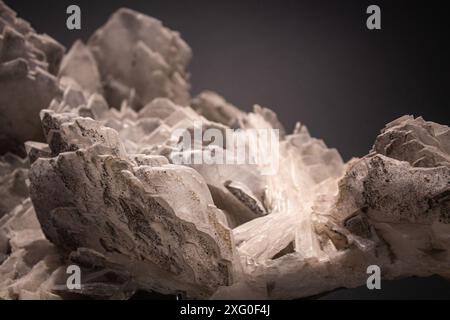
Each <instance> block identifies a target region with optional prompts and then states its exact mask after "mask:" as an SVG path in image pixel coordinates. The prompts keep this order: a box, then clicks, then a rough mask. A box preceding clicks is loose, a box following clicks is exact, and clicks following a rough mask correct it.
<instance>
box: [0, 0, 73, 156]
mask: <svg viewBox="0 0 450 320" xmlns="http://www.w3.org/2000/svg"><path fill="white" fill-rule="evenodd" d="M64 50H65V49H64V47H63V46H62V45H60V44H59V43H58V42H56V41H55V40H53V39H52V38H50V37H49V36H47V35H45V34H44V35H41V34H37V33H36V32H35V31H34V30H33V28H32V27H31V26H30V25H29V24H28V23H27V22H26V21H24V20H22V19H20V18H18V17H17V16H16V13H15V12H14V11H12V10H11V9H10V8H8V7H7V6H6V5H5V4H4V3H3V2H0V114H1V117H0V153H1V154H3V153H5V152H6V151H14V152H18V153H21V154H22V155H24V151H23V147H22V145H23V143H24V142H25V141H27V140H42V139H43V136H42V130H41V128H40V123H39V121H38V115H39V111H40V110H41V109H44V108H46V107H47V106H48V105H49V103H50V101H51V100H52V99H53V98H54V96H55V95H56V94H58V91H59V87H58V83H57V80H56V78H55V76H54V75H55V74H56V73H57V72H58V68H59V63H60V62H61V59H62V57H63V54H64ZM18 124H20V125H18Z"/></svg>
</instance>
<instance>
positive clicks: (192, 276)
mask: <svg viewBox="0 0 450 320" xmlns="http://www.w3.org/2000/svg"><path fill="white" fill-rule="evenodd" d="M0 28H1V29H0V31H1V32H2V35H1V36H0V112H1V114H2V116H1V118H0V149H1V152H2V154H4V155H3V156H1V157H0V197H1V199H2V200H1V202H0V298H6V299H71V298H80V297H89V298H100V299H128V298H130V297H132V295H133V294H134V292H136V291H138V290H140V291H152V292H158V293H162V294H171V295H176V294H181V295H183V296H186V297H189V298H197V299H204V298H212V299H219V298H229V299H238V298H250V299H254V298H260V299H292V298H302V297H309V296H314V295H317V294H321V293H324V292H327V291H330V290H333V289H336V288H341V287H356V286H359V285H361V284H364V283H365V281H366V279H367V274H366V270H367V267H368V266H369V265H373V264H375V265H378V266H379V267H380V268H381V270H382V274H383V277H384V278H386V279H395V278H399V277H403V276H410V275H417V276H427V275H432V274H438V275H441V276H443V277H450V272H449V269H448V266H449V264H450V257H449V255H448V250H449V249H450V236H449V235H450V224H449V222H450V128H449V127H447V126H443V125H439V124H436V123H433V122H426V121H425V120H423V119H422V118H420V117H419V118H414V117H413V116H404V117H401V118H399V119H397V120H395V121H393V122H391V123H389V124H388V125H387V126H386V128H385V129H383V130H382V132H381V134H380V135H379V136H378V137H377V139H376V141H375V144H374V146H373V149H372V150H371V151H370V153H369V154H368V155H366V156H364V157H362V158H360V159H352V160H351V161H349V162H348V163H344V162H343V160H342V158H341V157H340V155H339V153H338V151H337V150H335V149H330V148H328V147H327V146H326V145H325V143H324V142H323V141H321V140H318V139H315V138H313V137H311V136H310V134H309V132H308V130H307V128H306V127H305V126H304V125H302V124H300V123H299V124H297V126H296V128H295V130H294V132H293V133H291V134H289V133H286V131H285V130H284V128H283V126H282V125H281V123H280V122H279V120H278V119H277V117H276V114H275V113H274V112H273V111H271V110H270V109H268V108H263V107H260V106H255V108H254V111H253V112H250V113H246V112H243V111H240V110H239V109H238V108H237V107H235V106H233V105H231V104H230V103H228V102H227V101H226V100H225V99H224V98H222V97H221V96H220V95H218V94H216V93H214V92H211V91H205V92H203V93H201V94H199V95H198V96H196V97H194V98H192V99H191V98H190V93H189V88H190V85H189V82H188V80H189V75H188V73H187V71H186V69H187V65H188V62H189V60H190V58H191V49H190V48H189V47H188V45H187V44H186V43H185V42H184V41H183V40H182V39H181V37H180V35H179V34H178V33H176V32H174V31H171V30H169V29H168V28H166V27H164V26H163V25H162V24H161V23H160V22H159V21H158V20H156V19H154V18H150V17H147V16H144V15H142V14H140V13H137V12H134V11H132V10H128V9H121V10H119V11H118V12H116V13H115V14H113V15H112V16H111V18H110V20H109V21H108V22H107V23H106V24H105V25H104V26H103V27H101V28H100V29H99V30H98V31H97V32H96V33H95V34H94V35H93V36H92V37H91V38H90V40H89V41H88V42H87V44H84V43H82V42H81V41H77V42H75V44H74V45H73V46H72V48H71V49H70V50H69V51H68V53H67V54H66V55H65V56H64V57H63V53H64V48H63V47H62V46H61V45H59V44H58V43H57V42H56V41H55V40H53V39H51V38H50V37H48V36H45V35H44V36H42V35H38V34H36V33H35V31H34V30H33V29H32V28H31V27H30V26H29V25H28V24H27V23H26V22H25V21H23V20H21V19H20V18H17V17H16V15H15V13H14V12H13V11H12V10H11V9H9V8H8V7H6V6H5V5H4V4H3V3H2V2H1V1H0ZM61 61H62V62H61ZM19 124H20V125H19ZM231 129H235V130H231ZM180 130H181V132H183V133H187V135H186V136H185V135H183V134H182V135H179V134H178V133H179V132H180ZM258 130H263V131H258ZM264 130H267V131H268V132H277V135H276V137H277V138H276V144H266V143H261V141H260V140H258V139H256V140H252V139H247V140H245V139H243V137H244V135H245V134H250V137H253V138H255V137H256V138H260V137H261V136H262V135H263V134H262V132H264ZM198 132H201V134H200V137H199V136H198V134H197V133H198ZM252 134H254V136H251V135H252ZM186 137H188V138H187V139H184V138H186ZM219 137H222V138H224V139H225V141H220V139H218V138H219ZM233 141H234V142H236V141H238V144H236V145H234V144H232V143H230V142H233ZM181 142H183V143H184V144H186V143H187V145H189V146H191V148H180V146H182V145H184V144H183V143H181ZM239 143H241V146H242V147H243V150H245V151H246V152H247V153H246V155H245V157H244V158H243V159H240V160H243V162H239V157H240V156H241V155H240V154H239V153H234V151H235V150H234V146H238V145H239ZM7 151H10V152H8V153H7ZM11 151H12V152H15V153H16V154H13V153H11ZM25 151H26V155H27V156H26V158H21V157H20V156H23V155H24V154H25ZM258 152H259V153H261V152H262V153H263V154H265V155H268V154H269V155H271V154H274V155H277V157H275V158H274V159H275V160H276V161H277V164H278V165H277V166H276V167H275V168H276V169H277V170H276V172H275V174H273V172H272V174H268V172H267V171H266V169H267V168H266V166H265V165H266V164H265V163H260V162H258V161H254V160H255V159H256V158H257V157H255V158H254V157H253V156H255V155H258ZM230 154H231V156H230ZM247 156H248V157H247ZM196 159H197V160H198V159H201V161H195V160H196ZM212 159H222V160H221V161H222V162H221V161H212ZM224 159H225V160H226V161H223V160H224ZM272 169H273V168H272ZM73 265H76V266H78V267H79V268H80V269H81V271H82V274H83V277H82V283H81V285H80V287H79V288H70V287H69V286H67V284H66V279H67V276H68V275H67V273H66V270H67V267H68V266H73Z"/></svg>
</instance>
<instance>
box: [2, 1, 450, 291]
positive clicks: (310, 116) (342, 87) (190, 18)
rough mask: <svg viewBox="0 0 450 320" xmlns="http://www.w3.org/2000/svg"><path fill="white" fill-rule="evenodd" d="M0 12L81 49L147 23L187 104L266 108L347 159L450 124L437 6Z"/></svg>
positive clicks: (197, 5)
mask: <svg viewBox="0 0 450 320" xmlns="http://www.w3.org/2000/svg"><path fill="white" fill-rule="evenodd" d="M5 2H6V3H7V4H8V5H9V6H10V7H12V8H13V9H14V10H15V11H17V12H18V14H19V16H21V17H23V18H24V19H26V20H28V21H30V22H31V24H32V25H33V27H34V28H35V29H36V30H37V31H38V32H44V33H47V34H49V35H51V36H52V37H54V38H55V39H57V40H58V41H60V42H61V43H63V44H64V45H65V46H66V47H67V48H69V47H70V45H71V44H72V43H73V42H74V40H76V39H78V38H81V39H83V40H87V39H88V38H89V36H90V35H91V34H92V33H93V32H94V31H95V30H96V29H97V28H98V27H99V26H100V25H102V24H103V23H104V22H105V21H106V19H107V18H108V16H109V15H110V14H111V13H112V12H114V11H115V10H116V9H117V8H119V7H129V8H132V9H135V10H138V11H141V12H143V13H145V14H148V15H151V16H153V17H156V18H158V19H159V20H161V21H162V22H163V23H164V24H165V25H166V26H168V27H169V28H171V29H174V30H177V31H179V32H180V33H181V35H182V37H183V38H184V39H185V40H186V42H187V43H188V44H189V45H190V46H191V47H192V49H193V53H194V58H193V61H192V63H191V65H190V68H189V70H190V72H191V74H192V78H191V80H192V81H191V82H192V85H193V88H192V92H193V94H197V93H199V92H200V91H202V90H205V89H211V90H214V91H217V92H218V93H220V94H221V95H223V96H224V97H225V98H226V99H227V100H228V101H230V102H231V103H233V104H235V105H236V106H238V107H240V108H242V109H245V110H251V107H252V105H253V104H255V103H258V104H261V105H263V106H267V107H270V108H272V109H273V110H274V111H276V112H277V113H278V116H279V118H280V120H281V122H283V123H284V124H285V126H286V127H287V128H288V130H291V129H292V127H293V125H294V124H295V122H296V121H301V122H302V123H304V124H306V125H307V126H308V128H309V129H310V131H311V133H312V135H314V136H316V137H320V138H323V139H324V140H325V142H326V143H327V144H328V145H329V146H331V147H336V148H337V149H338V150H339V151H340V152H341V154H342V155H343V157H344V159H346V160H348V159H350V158H351V157H352V156H363V155H364V154H366V153H367V152H368V150H369V149H370V148H371V146H372V143H373V141H374V139H375V137H376V136H377V134H378V132H379V130H380V129H381V128H383V126H384V125H385V124H386V123H387V122H389V121H391V120H393V119H395V118H396V117H399V116H401V115H403V114H413V115H416V116H419V115H421V116H423V117H424V118H425V119H426V120H431V121H435V122H439V123H442V124H446V125H450V108H449V94H448V91H449V89H450V87H449V84H450V81H449V80H448V77H449V75H450V73H449V71H450V68H449V61H448V59H449V58H450V50H449V49H448V47H447V46H446V45H447V43H448V42H449V39H450V32H449V31H450V20H449V19H448V12H446V11H445V10H444V1H427V2H426V5H425V4H424V3H425V1H422V3H416V2H414V1H379V0H376V1H375V0H374V1H370V2H368V1H365V0H359V1H358V0H355V1H351V0H340V1H338V0H335V1H330V0H329V1H324V0H315V1H313V0H310V1H294V0H283V1H275V0H270V1H269V0H227V1H212V0H190V1H188V0H176V1H175V0H158V1H153V0H128V1H125V0H122V1H120V0H95V1H94V0H70V1H66V0H33V1H31V0H5ZM70 4H77V5H79V6H80V8H81V12H82V13H81V21H82V29H81V30H79V31H78V30H76V31H70V30H68V29H67V28H66V24H65V22H66V18H67V14H66V8H67V6H68V5H70ZM370 4H377V5H379V6H380V7H381V20H382V30H376V31H369V30H368V29H367V28H366V24H365V22H366V18H367V14H366V8H367V6H368V5H370ZM446 15H447V17H446ZM325 298H450V283H447V282H446V281H444V280H442V279H439V278H437V277H433V278H427V279H406V280H401V281H395V282H383V283H382V290H380V291H377V292H374V291H369V290H367V289H366V288H359V289H353V290H343V291H338V292H335V293H331V294H329V295H327V296H325Z"/></svg>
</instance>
